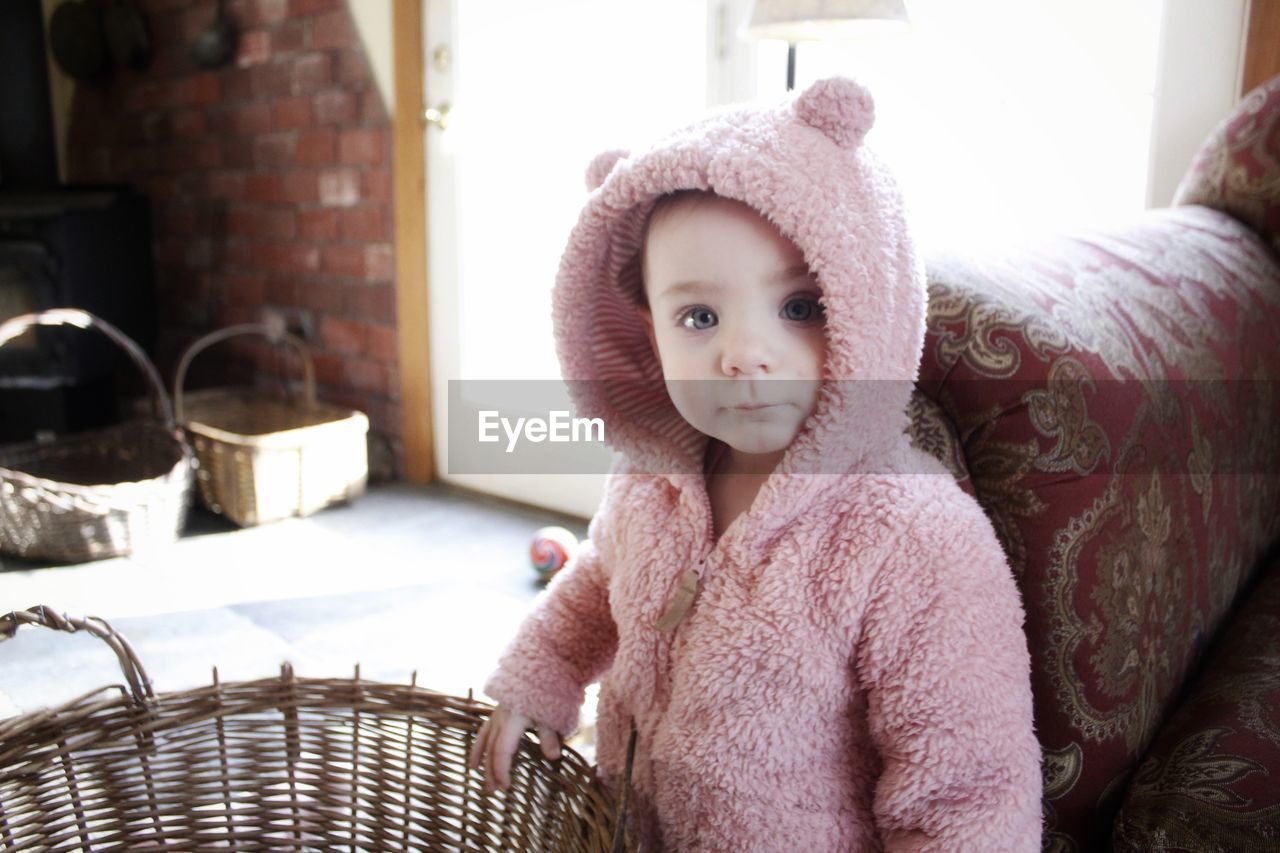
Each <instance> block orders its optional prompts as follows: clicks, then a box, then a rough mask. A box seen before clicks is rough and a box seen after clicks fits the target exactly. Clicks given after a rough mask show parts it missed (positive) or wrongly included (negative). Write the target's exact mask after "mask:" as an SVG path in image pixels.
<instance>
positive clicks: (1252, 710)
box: [1113, 560, 1280, 851]
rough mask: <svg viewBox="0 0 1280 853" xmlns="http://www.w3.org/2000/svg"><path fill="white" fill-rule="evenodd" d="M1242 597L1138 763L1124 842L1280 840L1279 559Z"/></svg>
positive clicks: (1272, 843) (1123, 820)
mask: <svg viewBox="0 0 1280 853" xmlns="http://www.w3.org/2000/svg"><path fill="white" fill-rule="evenodd" d="M1241 597H1242V598H1243V599H1244V601H1243V603H1242V605H1241V607H1240V610H1239V612H1238V614H1237V615H1235V616H1233V617H1232V618H1231V621H1230V622H1229V623H1228V624H1227V625H1226V626H1225V627H1224V629H1223V632H1222V635H1221V636H1220V637H1219V638H1218V639H1215V640H1214V642H1213V646H1212V649H1211V651H1210V653H1209V655H1208V656H1207V657H1206V662H1205V664H1204V665H1203V666H1202V667H1201V668H1200V673H1199V675H1198V676H1197V677H1196V679H1195V680H1194V682H1193V685H1192V687H1191V689H1190V691H1189V692H1188V694H1187V696H1186V698H1185V699H1183V700H1182V702H1181V703H1180V704H1179V706H1178V708H1177V710H1176V712H1175V713H1174V715H1173V716H1172V718H1171V719H1170V720H1169V721H1168V723H1167V724H1166V725H1164V726H1163V727H1162V728H1161V729H1160V733H1159V735H1158V736H1157V738H1156V740H1155V742H1154V743H1153V744H1152V746H1151V749H1150V751H1149V752H1148V753H1147V756H1146V757H1145V758H1144V759H1143V760H1142V764H1141V765H1139V767H1138V771H1137V774H1136V775H1135V776H1134V779H1133V783H1132V787H1131V788H1130V790H1129V792H1128V793H1127V794H1126V796H1125V801H1124V805H1123V806H1122V807H1121V809H1120V814H1119V816H1118V817H1117V820H1116V825H1115V834H1114V836H1113V840H1114V849H1115V850H1116V851H1128V850H1143V851H1155V850H1170V849H1174V850H1182V849H1185V850H1275V849H1280V785H1277V784H1276V775H1277V772H1278V771H1280V560H1277V561H1275V562H1274V563H1273V564H1272V565H1271V567H1270V569H1269V571H1268V572H1267V573H1266V575H1265V577H1263V578H1262V579H1261V582H1260V583H1258V584H1257V585H1256V589H1251V590H1246V591H1245V592H1244V593H1243V594H1242V596H1241Z"/></svg>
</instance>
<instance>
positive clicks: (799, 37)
mask: <svg viewBox="0 0 1280 853" xmlns="http://www.w3.org/2000/svg"><path fill="white" fill-rule="evenodd" d="M871 20H882V21H906V20H907V7H906V4H905V3H904V2H903V0H756V2H755V4H754V5H753V6H752V7H751V15H750V17H749V19H748V22H747V34H748V35H750V36H751V37H753V38H761V39H782V40H783V41H787V42H791V43H793V44H794V43H795V42H798V41H819V40H821V39H828V38H840V37H841V36H849V35H855V34H857V32H858V31H859V30H861V29H862V28H863V27H865V25H866V22H867V21H871Z"/></svg>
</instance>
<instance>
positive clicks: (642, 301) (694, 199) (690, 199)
mask: <svg viewBox="0 0 1280 853" xmlns="http://www.w3.org/2000/svg"><path fill="white" fill-rule="evenodd" d="M713 198H720V196H718V195H717V194H716V193H714V192H712V191H711V190H703V189H688V190H675V191H674V192H669V193H666V194H665V195H661V196H659V197H658V200H657V201H656V202H655V203H654V205H653V208H652V209H650V211H649V215H648V217H647V218H646V219H645V221H644V230H643V234H644V239H642V240H641V241H640V250H639V252H638V253H637V255H636V263H638V264H639V265H640V284H639V287H635V288H633V289H632V290H631V293H630V295H631V298H632V299H633V300H634V301H635V303H636V305H638V306H639V307H641V308H648V307H649V296H648V294H647V293H646V287H647V286H648V282H649V262H648V259H647V257H646V256H647V255H648V247H649V232H650V231H651V230H652V229H653V226H654V224H655V223H657V222H661V221H662V220H663V219H664V218H666V217H667V216H669V215H670V213H671V210H672V208H675V207H677V206H681V205H685V204H688V205H695V204H701V203H702V202H705V201H708V200H710V199H713Z"/></svg>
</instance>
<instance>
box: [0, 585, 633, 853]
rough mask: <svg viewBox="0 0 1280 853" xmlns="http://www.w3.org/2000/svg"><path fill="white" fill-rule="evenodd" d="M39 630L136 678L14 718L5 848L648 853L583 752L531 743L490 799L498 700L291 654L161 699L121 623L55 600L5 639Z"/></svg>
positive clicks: (0, 619)
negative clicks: (72, 634) (303, 667)
mask: <svg viewBox="0 0 1280 853" xmlns="http://www.w3.org/2000/svg"><path fill="white" fill-rule="evenodd" d="M24 624H30V625H41V626H44V627H48V628H55V629H58V630H63V631H82V630H83V631H88V632H90V633H92V634H93V635H95V636H97V637H100V638H102V639H103V640H104V641H105V642H106V643H107V644H108V645H109V646H110V647H111V649H112V650H113V651H114V652H115V654H116V656H117V658H119V660H120V664H121V667H122V668H123V670H124V673H125V677H126V680H127V681H128V688H127V689H126V688H125V687H123V686H116V687H106V688H103V689H101V690H98V691H95V692H93V693H90V694H88V695H86V696H83V697H81V698H80V699H77V700H75V701H73V702H70V703H68V704H66V705H64V706H62V707H60V708H56V709H51V710H48V711H41V712H32V713H27V714H22V715H20V716H17V717H13V718H10V719H8V720H0V850H6V851H7V850H50V851H69V850H77V851H78V850H158V849H163V850H214V849H224V850H225V849H231V850H359V851H390V850H534V851H605V850H613V849H618V850H623V849H632V848H631V847H629V846H628V845H627V844H626V843H624V840H623V839H621V838H620V839H617V841H618V842H619V846H618V847H616V848H615V846H614V843H615V839H614V838H613V835H614V827H615V825H616V820H615V811H614V806H613V805H612V803H611V802H610V800H609V798H608V797H607V796H606V795H605V793H604V792H603V791H602V790H601V789H600V788H599V787H598V786H597V784H596V783H595V782H594V779H593V773H592V770H591V768H590V767H589V766H588V765H587V763H586V762H585V761H584V760H583V759H582V758H581V756H579V755H577V754H576V753H574V752H573V751H572V750H570V749H567V748H566V749H563V750H562V758H560V759H559V760H557V761H554V762H553V761H548V760H547V759H545V758H544V757H543V756H542V754H541V751H540V749H539V748H538V746H537V745H536V743H535V742H534V741H533V740H532V739H531V738H530V737H526V738H525V740H524V742H523V743H522V744H521V746H520V751H519V753H518V754H517V757H516V760H515V762H514V763H513V767H512V785H511V787H510V789H508V790H507V791H500V792H498V793H496V794H493V795H488V796H486V795H485V794H484V793H483V792H482V779H481V777H480V776H479V775H478V774H476V773H474V772H471V771H469V770H468V769H467V768H466V759H467V753H468V751H469V750H470V748H471V743H472V741H473V739H474V738H475V735H476V733H477V731H478V730H479V728H480V725H481V724H482V723H483V722H484V720H485V718H486V717H487V716H488V714H489V712H490V711H491V710H492V709H491V707H490V706H488V705H485V704H482V703H479V702H475V701H472V700H470V699H469V698H468V699H462V698H455V697H450V696H445V695H442V694H439V693H434V692H432V691H429V690H424V689H422V688H420V687H417V686H414V685H413V684H409V685H392V684H384V683H378V682H372V681H365V680H362V679H361V678H360V675H359V669H358V668H357V670H356V673H355V675H354V677H352V678H344V679H312V678H298V677H296V676H295V675H294V674H293V671H292V669H291V668H290V667H289V666H288V665H287V664H286V665H285V666H284V667H283V668H282V672H281V675H280V677H279V678H278V679H274V678H273V679H266V680H261V681H250V682H241V683H227V684H222V683H219V681H218V678H217V672H216V670H215V672H214V678H213V683H212V684H210V685H209V686H207V687H203V688H199V689H195V690H188V691H184V692H178V693H167V694H161V695H156V694H154V693H153V692H152V689H151V686H150V683H149V682H148V679H147V676H146V672H145V671H144V670H143V668H142V665H141V664H140V663H139V661H138V658H137V656H136V655H135V654H134V652H133V650H132V649H131V648H130V647H129V645H128V643H127V642H126V641H125V639H124V638H123V637H122V636H120V635H119V634H117V633H116V632H115V631H114V630H113V629H112V628H111V626H110V625H108V624H107V623H106V622H104V621H102V620H100V619H95V618H92V617H89V618H85V619H72V618H68V617H66V616H60V615H57V614H55V613H53V612H52V611H50V610H49V609H48V608H44V607H38V608H33V609H31V610H26V611H19V612H16V613H11V614H8V615H6V616H0V640H3V639H6V638H8V637H11V636H12V635H13V633H14V632H15V631H16V630H17V628H18V626H19V625H24ZM0 651H4V650H3V649H0ZM15 651H16V650H15Z"/></svg>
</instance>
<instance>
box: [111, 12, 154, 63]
mask: <svg viewBox="0 0 1280 853" xmlns="http://www.w3.org/2000/svg"><path fill="white" fill-rule="evenodd" d="M105 24H106V31H107V47H108V48H109V49H110V50H111V58H112V59H114V60H115V63H116V65H117V66H119V67H121V68H132V69H133V70H135V71H140V70H141V69H143V68H146V67H147V63H148V62H150V61H151V53H152V47H151V33H150V31H149V30H148V28H147V19H146V16H145V15H143V13H142V10H141V9H139V8H138V5H137V4H136V3H135V2H134V1H133V0H111V2H110V4H109V5H108V6H107V11H106V20H105Z"/></svg>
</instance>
